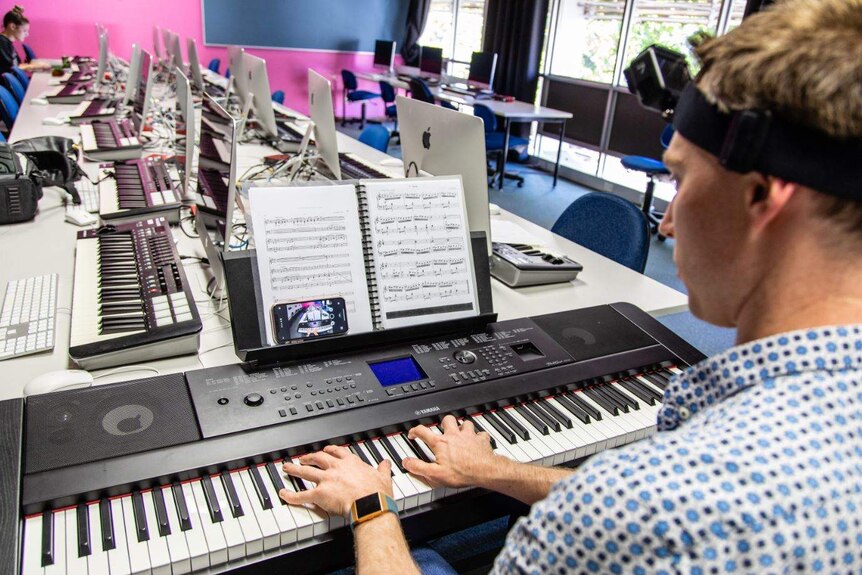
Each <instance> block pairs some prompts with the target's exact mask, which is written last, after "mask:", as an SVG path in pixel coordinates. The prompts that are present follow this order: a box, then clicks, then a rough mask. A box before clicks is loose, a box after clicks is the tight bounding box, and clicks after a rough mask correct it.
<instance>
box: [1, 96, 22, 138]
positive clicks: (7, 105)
mask: <svg viewBox="0 0 862 575" xmlns="http://www.w3.org/2000/svg"><path fill="white" fill-rule="evenodd" d="M17 117H18V102H16V101H15V96H13V95H12V92H10V91H9V90H7V89H6V88H4V87H3V86H0V120H3V123H4V124H6V131H7V132H11V131H12V126H14V125H15V119H16V118H17Z"/></svg>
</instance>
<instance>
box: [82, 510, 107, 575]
mask: <svg viewBox="0 0 862 575" xmlns="http://www.w3.org/2000/svg"><path fill="white" fill-rule="evenodd" d="M99 507H100V504H99V503H90V504H88V505H87V515H88V519H87V524H88V531H89V539H90V554H89V555H88V556H87V572H88V573H89V575H110V572H111V570H110V563H109V560H108V552H109V551H110V550H108V549H104V548H103V547H102V545H101V543H100V537H99V534H100V531H101V525H100V523H99V513H100V511H99Z"/></svg>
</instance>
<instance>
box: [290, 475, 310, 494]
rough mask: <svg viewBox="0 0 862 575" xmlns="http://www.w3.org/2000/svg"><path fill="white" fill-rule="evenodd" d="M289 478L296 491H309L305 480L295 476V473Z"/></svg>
mask: <svg viewBox="0 0 862 575" xmlns="http://www.w3.org/2000/svg"><path fill="white" fill-rule="evenodd" d="M287 478H288V479H289V480H290V483H291V484H292V485H293V488H294V489H295V490H296V491H307V490H308V487H306V486H305V481H303V480H301V479H300V478H299V477H294V476H293V475H288V476H287Z"/></svg>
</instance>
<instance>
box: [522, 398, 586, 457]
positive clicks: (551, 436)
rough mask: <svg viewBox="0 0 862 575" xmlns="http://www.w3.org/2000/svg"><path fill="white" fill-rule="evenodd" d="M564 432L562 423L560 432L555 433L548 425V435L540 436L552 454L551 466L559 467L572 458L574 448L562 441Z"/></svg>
mask: <svg viewBox="0 0 862 575" xmlns="http://www.w3.org/2000/svg"><path fill="white" fill-rule="evenodd" d="M539 409H541V408H539ZM549 415H550V414H549ZM551 418H553V416H551ZM522 419H526V418H522ZM542 423H544V422H542ZM531 425H532V424H531ZM564 431H566V428H565V427H564V426H563V424H562V423H561V424H560V431H555V430H554V428H553V427H552V426H550V425H549V426H548V435H542V436H541V439H542V441H543V442H544V443H545V444H546V445H547V446H548V447H549V448H550V449H551V451H552V452H553V453H554V456H553V460H552V462H551V465H560V464H562V463H565V462H566V461H569V460H570V459H571V458H572V457H571V452H572V451H574V447H573V446H572V445H571V443H569V442H568V441H564V437H565V435H564V433H563V432H564Z"/></svg>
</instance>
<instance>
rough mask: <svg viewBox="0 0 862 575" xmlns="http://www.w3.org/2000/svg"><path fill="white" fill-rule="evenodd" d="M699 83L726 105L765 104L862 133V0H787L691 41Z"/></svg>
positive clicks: (839, 131) (827, 127) (844, 133)
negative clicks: (697, 42)
mask: <svg viewBox="0 0 862 575" xmlns="http://www.w3.org/2000/svg"><path fill="white" fill-rule="evenodd" d="M695 53H696V54H697V56H698V58H699V59H700V61H701V62H702V64H703V67H702V69H701V72H700V74H699V75H698V79H697V82H698V87H699V88H700V89H701V91H702V92H703V93H704V94H705V95H706V97H707V98H708V99H709V100H710V101H711V102H712V103H714V104H717V105H718V106H719V107H720V108H722V109H724V110H725V111H730V110H739V109H751V108H763V109H769V110H772V111H773V112H774V113H777V114H780V115H781V116H783V117H785V118H786V119H788V120H792V121H795V122H798V123H800V124H803V125H805V126H808V127H811V128H815V129H819V130H822V131H823V132H825V133H827V134H829V135H831V136H834V137H841V138H862V0H786V1H783V2H778V3H776V4H774V5H772V6H771V7H770V8H769V9H767V10H765V11H763V12H760V13H757V14H754V15H753V16H751V17H749V18H748V19H746V20H745V21H744V22H743V23H742V25H741V26H739V27H738V28H736V29H734V30H732V31H730V32H728V33H727V34H725V35H724V36H720V37H718V38H711V39H708V40H706V41H704V42H703V43H701V44H700V45H699V46H697V47H696V48H695Z"/></svg>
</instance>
